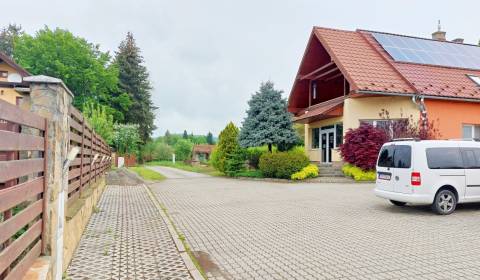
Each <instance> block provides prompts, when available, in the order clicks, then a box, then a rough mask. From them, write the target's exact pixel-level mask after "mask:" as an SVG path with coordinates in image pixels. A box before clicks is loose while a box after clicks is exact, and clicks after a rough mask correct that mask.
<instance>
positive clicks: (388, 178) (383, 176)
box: [378, 172, 392, 181]
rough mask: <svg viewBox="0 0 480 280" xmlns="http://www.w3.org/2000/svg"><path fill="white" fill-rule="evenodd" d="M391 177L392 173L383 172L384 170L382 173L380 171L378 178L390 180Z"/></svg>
mask: <svg viewBox="0 0 480 280" xmlns="http://www.w3.org/2000/svg"><path fill="white" fill-rule="evenodd" d="M391 178H392V174H390V173H383V172H382V173H380V172H378V179H380V180H388V181H390V179H391Z"/></svg>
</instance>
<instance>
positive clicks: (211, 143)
mask: <svg viewBox="0 0 480 280" xmlns="http://www.w3.org/2000/svg"><path fill="white" fill-rule="evenodd" d="M207 144H208V145H214V144H215V141H214V140H213V134H212V133H211V132H208V134H207Z"/></svg>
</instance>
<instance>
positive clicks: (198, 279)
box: [142, 184, 205, 280]
mask: <svg viewBox="0 0 480 280" xmlns="http://www.w3.org/2000/svg"><path fill="white" fill-rule="evenodd" d="M142 186H143V187H144V188H145V190H146V191H147V193H148V196H149V197H150V200H151V201H152V202H153V204H154V205H155V207H156V208H157V209H158V211H159V212H160V216H161V217H162V219H163V221H164V222H165V224H166V225H167V228H168V231H169V232H170V236H171V237H172V239H173V242H174V243H175V246H177V250H178V252H179V253H180V256H181V257H182V259H183V262H184V263H185V265H186V266H187V269H188V272H190V275H191V276H192V278H193V279H194V280H205V278H204V277H203V276H202V274H201V273H200V271H198V269H197V267H196V266H195V264H194V263H193V261H192V259H191V258H190V255H189V254H188V252H187V250H186V248H185V246H184V245H183V242H182V240H181V239H180V236H179V235H178V232H177V231H176V230H175V227H174V226H173V224H172V222H171V221H170V219H169V218H168V217H167V215H166V214H165V212H164V211H163V208H162V206H161V204H160V202H159V201H158V199H157V197H156V196H155V194H154V193H153V192H152V190H150V188H149V187H148V186H147V185H145V184H143V185H142Z"/></svg>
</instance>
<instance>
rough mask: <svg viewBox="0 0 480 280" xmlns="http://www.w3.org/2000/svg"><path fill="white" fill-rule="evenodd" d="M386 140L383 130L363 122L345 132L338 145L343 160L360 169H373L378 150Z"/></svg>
mask: <svg viewBox="0 0 480 280" xmlns="http://www.w3.org/2000/svg"><path fill="white" fill-rule="evenodd" d="M387 141H388V136H387V134H386V133H385V131H383V130H381V129H377V128H375V127H373V126H372V125H370V124H366V123H363V124H361V125H360V127H358V128H356V129H349V130H348V132H347V133H346V134H345V143H344V144H342V145H341V146H340V154H341V156H342V158H343V160H344V161H345V162H347V163H350V164H352V165H354V166H357V167H360V168H361V169H362V170H372V169H375V164H376V162H377V156H378V152H379V151H380V148H381V147H382V145H383V144H384V143H385V142H387Z"/></svg>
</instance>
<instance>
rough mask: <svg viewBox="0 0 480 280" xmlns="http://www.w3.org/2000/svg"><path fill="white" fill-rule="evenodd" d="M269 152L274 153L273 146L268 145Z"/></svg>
mask: <svg viewBox="0 0 480 280" xmlns="http://www.w3.org/2000/svg"><path fill="white" fill-rule="evenodd" d="M268 151H269V152H270V153H271V152H272V144H268Z"/></svg>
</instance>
